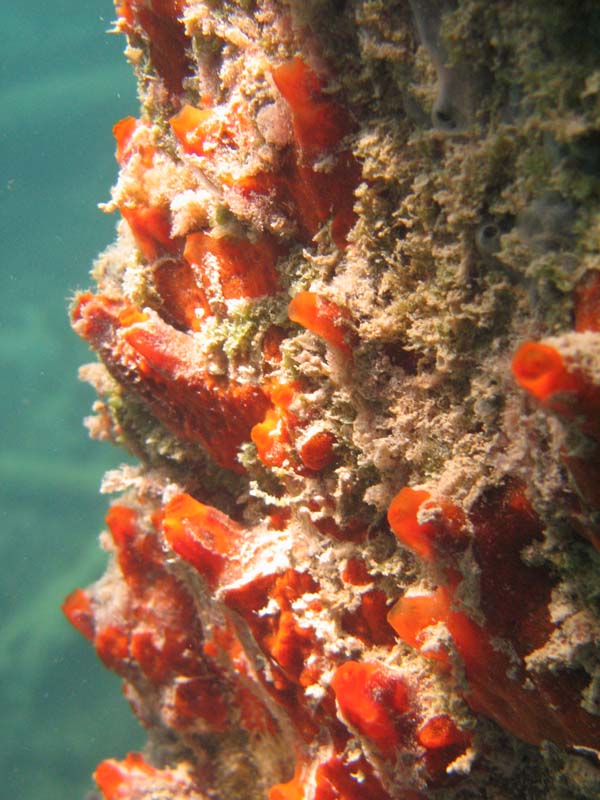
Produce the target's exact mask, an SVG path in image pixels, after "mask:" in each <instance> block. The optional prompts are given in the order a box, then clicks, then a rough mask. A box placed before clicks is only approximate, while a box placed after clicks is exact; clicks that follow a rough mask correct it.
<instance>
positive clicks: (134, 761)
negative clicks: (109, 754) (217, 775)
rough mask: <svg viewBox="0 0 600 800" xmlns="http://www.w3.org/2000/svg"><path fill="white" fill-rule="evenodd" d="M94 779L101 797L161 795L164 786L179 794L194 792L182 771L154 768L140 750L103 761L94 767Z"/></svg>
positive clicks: (108, 799) (106, 799) (118, 798)
mask: <svg viewBox="0 0 600 800" xmlns="http://www.w3.org/2000/svg"><path fill="white" fill-rule="evenodd" d="M94 780H95V781H96V783H97V784H98V788H99V789H100V791H101V792H102V795H103V798H104V800H128V798H133V797H142V796H143V797H150V795H152V797H156V796H158V795H161V796H163V795H164V794H165V792H167V787H168V789H169V791H170V792H173V794H177V796H180V797H183V796H186V797H187V796H191V794H192V793H193V794H195V792H193V788H192V786H191V785H190V779H189V777H188V776H187V775H186V774H185V772H184V771H181V770H171V769H168V768H166V769H156V767H153V766H151V765H150V764H148V762H147V761H146V760H145V759H144V757H143V756H142V754H141V753H128V754H127V757H126V758H125V759H124V760H123V761H116V760H115V759H113V758H110V759H107V760H106V761H102V763H101V764H99V765H98V767H97V768H96V771H95V773H94Z"/></svg>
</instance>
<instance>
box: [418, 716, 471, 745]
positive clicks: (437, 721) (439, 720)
mask: <svg viewBox="0 0 600 800" xmlns="http://www.w3.org/2000/svg"><path fill="white" fill-rule="evenodd" d="M470 738H471V736H470V734H469V733H466V732H463V731H461V730H460V729H459V728H458V727H457V726H456V723H455V722H454V720H453V719H452V718H451V717H449V716H448V715H447V714H439V715H438V716H437V717H432V718H431V719H430V720H428V721H427V722H426V723H425V724H424V725H423V726H422V727H421V728H419V730H418V731H417V741H418V742H419V744H420V745H422V746H423V747H426V748H427V749H428V750H435V749H437V748H440V747H450V746H451V745H453V744H462V743H466V742H468V741H469V739H470Z"/></svg>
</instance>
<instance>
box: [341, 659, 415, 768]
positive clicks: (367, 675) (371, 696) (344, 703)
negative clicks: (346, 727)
mask: <svg viewBox="0 0 600 800" xmlns="http://www.w3.org/2000/svg"><path fill="white" fill-rule="evenodd" d="M331 686H332V688H333V691H334V692H335V696H336V700H337V703H338V706H339V709H340V713H341V714H342V716H343V717H344V719H345V720H347V722H348V723H349V724H350V725H352V727H353V728H355V729H356V730H357V731H358V732H359V733H361V734H362V735H364V736H367V737H368V738H369V739H371V740H372V741H373V743H374V744H375V745H376V746H377V748H378V749H379V750H380V751H381V752H382V753H384V754H385V755H387V756H390V755H392V754H393V753H394V751H395V749H396V748H397V747H398V746H399V745H400V744H402V742H403V741H404V740H405V738H406V733H407V730H406V727H407V723H408V720H407V719H406V718H405V719H403V717H404V716H405V715H406V713H407V712H408V711H409V710H410V707H409V700H408V689H407V687H406V684H405V683H404V681H403V680H402V679H401V678H400V677H398V676H396V675H394V674H393V673H391V672H389V671H388V670H386V669H385V667H383V666H382V665H380V664H376V663H366V662H358V661H346V662H345V663H344V664H342V665H341V666H340V667H338V668H337V670H336V671H335V674H334V676H333V678H332V680H331Z"/></svg>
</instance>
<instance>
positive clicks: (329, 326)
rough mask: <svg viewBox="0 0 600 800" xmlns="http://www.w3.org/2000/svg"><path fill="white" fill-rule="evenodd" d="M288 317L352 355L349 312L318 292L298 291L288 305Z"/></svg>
mask: <svg viewBox="0 0 600 800" xmlns="http://www.w3.org/2000/svg"><path fill="white" fill-rule="evenodd" d="M288 317H289V318H290V319H291V320H292V322H297V323H298V324H299V325H302V326H303V327H304V328H306V329H307V330H309V331H311V333H314V334H316V335H317V336H320V337H321V338H322V339H325V341H326V342H328V343H329V344H330V345H333V346H334V347H337V348H338V349H339V350H341V351H342V352H344V353H346V354H348V355H350V354H351V353H352V348H351V346H350V341H349V340H350V333H351V332H350V317H349V314H348V312H347V311H346V310H345V309H344V308H341V307H340V306H338V305H337V304H336V303H332V302H331V300H326V299H325V298H324V297H321V296H320V295H318V294H317V293H316V292H298V294H297V295H296V296H295V297H294V298H292V300H291V302H290V304H289V305H288Z"/></svg>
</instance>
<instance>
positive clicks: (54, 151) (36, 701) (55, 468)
mask: <svg viewBox="0 0 600 800" xmlns="http://www.w3.org/2000/svg"><path fill="white" fill-rule="evenodd" d="M2 17H3V31H4V41H3V47H2V55H1V56H0V63H1V71H0V82H1V83H0V92H1V96H2V115H1V116H2V126H1V134H0V137H1V138H0V148H1V152H2V157H1V164H2V166H1V174H2V183H1V186H0V192H1V219H0V225H1V228H2V233H1V239H2V244H3V251H4V256H3V264H2V269H1V271H0V280H1V281H2V290H1V292H0V302H1V303H2V315H1V325H2V338H1V340H0V347H1V350H2V376H3V377H2V392H1V396H2V401H1V402H2V406H3V412H2V434H1V455H0V470H1V478H0V492H1V495H2V500H1V509H2V511H1V513H2V537H1V538H0V552H1V554H2V556H1V558H2V565H3V567H2V580H1V605H2V614H1V619H2V624H1V627H0V693H1V695H2V725H1V732H0V741H1V746H0V759H1V760H2V774H3V775H4V778H3V789H2V791H1V792H0V794H2V796H3V797H7V798H8V797H13V798H19V799H20V800H21V799H22V800H56V799H57V798H67V797H69V798H76V797H84V796H85V793H86V791H87V790H88V789H91V787H92V781H91V777H90V776H91V772H92V771H93V768H94V766H95V765H96V763H98V761H99V760H100V759H101V758H103V757H105V756H107V755H109V754H110V755H112V754H114V752H115V749H116V751H117V752H118V753H120V754H123V755H124V754H125V753H126V751H127V748H131V747H132V746H133V747H135V745H136V743H137V742H139V743H140V744H141V736H140V734H139V732H138V731H139V726H138V725H137V724H136V723H135V722H134V721H133V720H132V718H131V714H130V712H129V709H128V706H127V703H126V701H124V700H123V699H122V697H121V696H120V688H119V680H118V679H116V678H114V677H113V676H111V675H110V674H109V673H108V672H107V671H106V670H105V668H104V667H103V666H102V665H101V664H100V663H99V662H98V661H97V660H96V659H94V658H92V654H91V652H90V649H89V648H88V647H87V646H86V643H85V642H84V641H82V640H81V641H80V638H79V637H76V636H74V635H73V631H72V629H71V627H70V626H69V625H68V623H67V622H66V621H65V619H64V616H63V614H62V613H61V611H60V605H61V603H62V601H63V599H64V596H65V594H66V593H67V592H68V591H70V590H71V589H72V587H73V584H74V583H75V582H77V581H81V580H84V581H85V580H88V581H89V580H92V579H93V578H94V577H96V576H97V575H98V574H99V572H100V571H101V570H102V569H103V568H104V564H105V560H106V558H105V556H104V555H103V554H102V553H101V551H100V550H99V547H98V542H97V536H98V533H99V531H100V530H101V528H102V524H103V517H104V514H105V513H106V509H107V505H108V503H107V500H106V498H104V497H101V496H100V495H99V493H98V487H99V483H100V480H101V477H102V474H103V472H104V471H105V470H106V469H107V468H108V467H109V465H114V464H115V463H117V464H118V463H119V461H120V460H121V457H120V456H119V454H118V453H117V452H116V451H115V450H114V449H113V448H112V447H109V446H108V445H102V444H98V443H95V444H93V443H91V442H90V441H89V438H88V436H87V432H86V431H85V429H84V428H82V420H83V417H84V416H86V415H87V414H88V413H89V409H90V406H91V403H92V397H93V395H92V392H91V391H90V389H89V388H87V387H85V386H84V385H83V384H81V383H80V382H79V381H78V380H77V370H78V368H79V365H80V364H81V363H83V362H85V361H86V360H89V355H88V351H87V348H86V347H85V346H83V345H82V344H81V343H80V342H79V340H78V339H77V337H75V336H73V334H72V333H71V331H70V328H69V321H68V304H69V300H70V298H71V297H72V294H73V292H74V291H75V290H77V289H78V288H79V289H80V288H85V287H87V286H88V285H89V269H90V265H91V263H92V261H93V259H94V258H95V256H96V254H97V253H98V252H99V251H100V250H101V249H103V248H104V247H106V245H107V244H109V243H110V241H111V240H112V238H113V237H114V229H115V219H114V217H107V216H105V215H104V214H102V212H100V211H99V210H98V208H97V203H98V202H100V201H101V200H103V199H107V198H108V196H109V192H110V186H111V184H112V183H113V182H114V180H115V176H116V169H115V162H114V140H113V138H112V135H111V126H112V124H113V122H114V118H115V114H116V115H117V116H118V115H119V114H126V113H128V112H131V111H132V110H134V109H135V107H136V97H135V83H134V80H133V78H132V75H131V72H130V70H129V69H128V67H127V64H126V62H125V60H124V58H123V56H122V51H123V48H124V42H123V40H122V39H121V38H118V37H116V36H107V35H106V31H107V30H108V28H109V27H110V26H111V21H112V19H113V18H114V8H113V6H112V3H111V2H110V0H107V1H106V2H103V1H102V0H94V2H88V3H79V2H76V1H75V0H59V2H58V3H53V4H48V3H45V2H41V0H34V2H30V3H24V4H20V3H9V4H7V5H6V7H5V8H4V9H3V14H2ZM123 460H124V459H123Z"/></svg>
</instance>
